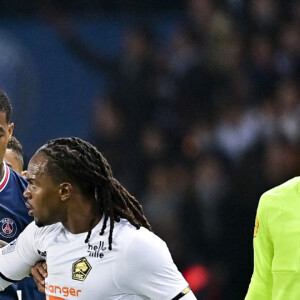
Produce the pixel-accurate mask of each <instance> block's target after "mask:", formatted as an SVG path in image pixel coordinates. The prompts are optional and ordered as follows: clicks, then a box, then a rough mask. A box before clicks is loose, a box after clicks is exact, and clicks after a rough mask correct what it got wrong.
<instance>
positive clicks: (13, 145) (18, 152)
mask: <svg viewBox="0 0 300 300" xmlns="http://www.w3.org/2000/svg"><path fill="white" fill-rule="evenodd" d="M6 149H10V150H11V151H12V152H13V153H14V154H15V156H16V157H17V159H18V160H19V161H20V163H21V165H22V169H23V166H24V159H23V147H22V145H21V143H20V142H19V141H18V140H17V138H16V137H14V136H12V137H11V139H10V141H9V142H8V143H7V147H6Z"/></svg>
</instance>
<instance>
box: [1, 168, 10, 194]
mask: <svg viewBox="0 0 300 300" xmlns="http://www.w3.org/2000/svg"><path fill="white" fill-rule="evenodd" d="M3 166H4V175H3V178H2V179H1V181H0V192H1V191H3V190H4V188H5V187H6V185H7V183H8V180H9V176H10V170H9V167H8V166H7V165H6V163H5V162H3Z"/></svg>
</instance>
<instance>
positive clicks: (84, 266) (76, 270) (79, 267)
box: [72, 257, 92, 281]
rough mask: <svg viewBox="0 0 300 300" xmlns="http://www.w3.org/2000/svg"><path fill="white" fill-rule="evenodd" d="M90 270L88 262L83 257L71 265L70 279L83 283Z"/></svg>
mask: <svg viewBox="0 0 300 300" xmlns="http://www.w3.org/2000/svg"><path fill="white" fill-rule="evenodd" d="M91 270H92V266H91V265H90V263H89V262H88V260H87V259H86V258H85V257H82V258H80V259H79V260H77V261H75V262H74V263H73V265H72V279H74V280H79V281H84V280H85V279H86V277H87V276H88V274H89V273H90V271H91Z"/></svg>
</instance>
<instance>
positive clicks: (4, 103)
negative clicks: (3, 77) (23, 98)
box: [0, 89, 12, 123]
mask: <svg viewBox="0 0 300 300" xmlns="http://www.w3.org/2000/svg"><path fill="white" fill-rule="evenodd" d="M0 111H1V112H4V113H5V115H6V122H7V123H9V122H10V118H11V113H12V106H11V103H10V100H9V98H8V96H7V95H6V94H5V92H4V91H3V90H1V89H0Z"/></svg>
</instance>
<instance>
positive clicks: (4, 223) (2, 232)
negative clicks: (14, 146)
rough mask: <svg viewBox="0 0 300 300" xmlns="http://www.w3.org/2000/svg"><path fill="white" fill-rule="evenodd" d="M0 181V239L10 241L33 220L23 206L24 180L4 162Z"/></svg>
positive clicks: (24, 199) (25, 183)
mask: <svg viewBox="0 0 300 300" xmlns="http://www.w3.org/2000/svg"><path fill="white" fill-rule="evenodd" d="M4 168H5V171H4V176H3V178H2V180H1V181H0V239H1V240H4V241H6V242H8V243H9V242H11V241H12V240H14V239H15V238H16V237H18V236H19V234H20V233H21V232H22V231H23V230H24V228H25V227H26V226H27V225H28V224H29V223H30V222H32V221H33V218H32V217H31V216H29V215H28V208H27V207H26V206H25V202H26V198H25V197H24V196H23V192H24V190H25V189H26V186H27V182H26V180H25V179H24V178H23V177H22V176H20V175H19V174H17V173H16V172H15V171H13V170H12V169H10V168H9V167H8V166H7V165H6V164H4Z"/></svg>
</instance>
